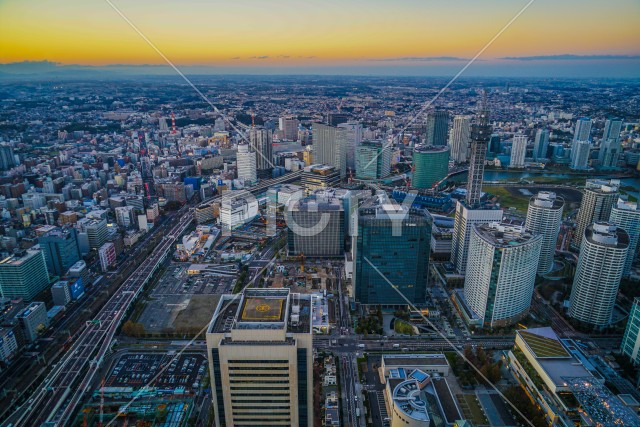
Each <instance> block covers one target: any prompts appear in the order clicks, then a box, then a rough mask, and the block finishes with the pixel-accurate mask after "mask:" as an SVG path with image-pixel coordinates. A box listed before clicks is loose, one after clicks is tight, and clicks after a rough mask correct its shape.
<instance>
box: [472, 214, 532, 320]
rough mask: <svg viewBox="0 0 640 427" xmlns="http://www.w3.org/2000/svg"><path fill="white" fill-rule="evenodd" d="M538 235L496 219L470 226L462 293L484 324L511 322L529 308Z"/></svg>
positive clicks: (525, 313)
mask: <svg viewBox="0 0 640 427" xmlns="http://www.w3.org/2000/svg"><path fill="white" fill-rule="evenodd" d="M541 248H542V236H541V235H539V234H532V233H531V232H529V231H527V230H525V228H524V227H521V226H513V225H507V224H500V223H491V224H483V225H476V226H475V227H473V232H472V236H471V242H470V244H469V259H468V261H467V269H466V278H465V282H464V296H465V300H466V303H467V305H468V306H469V308H470V309H471V310H473V312H474V313H475V314H476V315H477V316H478V317H479V318H480V319H481V321H482V323H483V325H484V326H488V327H502V326H508V325H511V324H513V323H515V322H517V321H519V320H520V319H522V318H523V317H524V316H526V315H527V313H528V312H529V306H530V305H531V296H532V295H533V288H534V285H535V280H536V270H537V266H538V261H539V258H540V249H541Z"/></svg>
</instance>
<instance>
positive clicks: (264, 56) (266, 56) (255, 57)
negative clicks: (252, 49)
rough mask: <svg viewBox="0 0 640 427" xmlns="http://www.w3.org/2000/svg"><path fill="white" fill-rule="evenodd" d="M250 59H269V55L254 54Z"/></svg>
mask: <svg viewBox="0 0 640 427" xmlns="http://www.w3.org/2000/svg"><path fill="white" fill-rule="evenodd" d="M249 59H269V56H268V55H263V56H252V57H250V58H249Z"/></svg>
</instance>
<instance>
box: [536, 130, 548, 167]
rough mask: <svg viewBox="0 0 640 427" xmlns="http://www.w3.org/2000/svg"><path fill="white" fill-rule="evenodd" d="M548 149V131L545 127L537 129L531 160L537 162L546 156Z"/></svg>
mask: <svg viewBox="0 0 640 427" xmlns="http://www.w3.org/2000/svg"><path fill="white" fill-rule="evenodd" d="M548 149H549V131H548V130H547V129H538V131H537V132H536V139H535V141H534V144H533V160H535V161H536V162H539V161H540V160H543V159H546V158H547V151H548Z"/></svg>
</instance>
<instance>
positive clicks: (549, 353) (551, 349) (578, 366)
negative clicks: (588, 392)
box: [516, 327, 593, 387]
mask: <svg viewBox="0 0 640 427" xmlns="http://www.w3.org/2000/svg"><path fill="white" fill-rule="evenodd" d="M516 333H517V334H518V336H520V338H522V340H523V341H524V343H525V346H526V348H524V349H523V348H521V349H520V350H522V351H524V352H528V353H529V354H531V356H533V357H534V358H535V360H536V362H537V363H538V364H539V365H540V368H542V370H544V372H545V373H546V374H547V376H548V377H549V378H550V379H551V381H552V382H553V383H554V384H555V385H556V386H558V387H566V386H567V380H566V378H568V377H575V378H593V376H592V375H591V373H590V372H589V371H588V370H587V369H586V368H585V367H584V365H582V363H580V362H579V361H578V360H577V359H575V358H574V357H573V356H571V354H569V352H568V351H567V350H566V348H565V347H564V345H563V344H562V342H561V341H560V339H559V338H558V336H557V335H556V333H555V332H554V331H553V329H551V328H549V327H546V328H534V329H527V330H526V331H522V330H519V331H516Z"/></svg>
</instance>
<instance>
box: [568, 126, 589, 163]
mask: <svg viewBox="0 0 640 427" xmlns="http://www.w3.org/2000/svg"><path fill="white" fill-rule="evenodd" d="M592 125H593V121H592V120H591V119H589V118H587V117H583V118H581V119H579V120H578V121H576V127H575V129H574V131H573V143H572V144H571V161H572V162H573V159H574V158H575V155H576V143H577V142H578V141H591V126H592Z"/></svg>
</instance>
